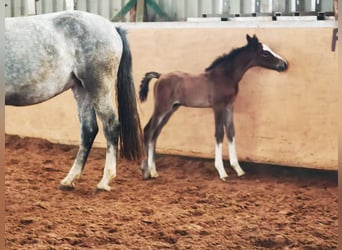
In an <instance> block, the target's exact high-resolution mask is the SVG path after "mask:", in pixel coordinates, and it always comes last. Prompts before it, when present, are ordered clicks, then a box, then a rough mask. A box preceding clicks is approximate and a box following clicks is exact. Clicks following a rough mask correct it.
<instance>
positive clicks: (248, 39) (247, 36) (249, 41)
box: [246, 34, 253, 43]
mask: <svg viewBox="0 0 342 250" xmlns="http://www.w3.org/2000/svg"><path fill="white" fill-rule="evenodd" d="M246 38H247V42H248V43H251V41H252V40H253V38H252V37H250V36H249V35H248V34H247V35H246Z"/></svg>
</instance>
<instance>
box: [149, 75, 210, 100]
mask: <svg viewBox="0 0 342 250" xmlns="http://www.w3.org/2000/svg"><path fill="white" fill-rule="evenodd" d="M209 92H210V83H209V81H208V73H206V72H204V73H201V74H190V73H186V72H181V71H175V72H171V73H167V74H163V75H161V76H160V78H159V80H158V81H157V82H156V84H155V87H154V95H155V100H156V103H165V102H166V101H167V100H169V103H171V104H173V105H175V104H179V105H183V106H187V107H210V106H211V101H210V94H208V93H209Z"/></svg>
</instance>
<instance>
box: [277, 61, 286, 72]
mask: <svg viewBox="0 0 342 250" xmlns="http://www.w3.org/2000/svg"><path fill="white" fill-rule="evenodd" d="M287 67H288V65H287V62H284V61H281V62H280V63H279V65H278V67H277V70H278V71H279V72H283V71H285V70H286V69H287Z"/></svg>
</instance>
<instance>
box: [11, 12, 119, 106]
mask: <svg viewBox="0 0 342 250" xmlns="http://www.w3.org/2000/svg"><path fill="white" fill-rule="evenodd" d="M121 53H122V43H121V39H120V36H119V34H118V33H117V32H116V30H115V28H114V27H113V25H112V24H111V23H110V21H108V20H106V19H105V18H103V17H100V16H98V15H94V14H90V13H86V12H80V11H65V12H57V13H51V14H44V15H38V16H30V17H16V18H6V21H5V88H6V104H9V105H30V104H34V103H39V102H42V101H45V100H47V99H50V98H52V97H53V96H55V95H57V94H59V93H61V92H63V91H65V90H66V89H69V88H70V87H71V86H72V85H73V84H74V83H75V82H74V81H73V79H74V77H75V76H76V77H77V78H79V80H81V81H82V80H84V79H87V77H88V76H89V73H90V72H92V73H95V74H96V73H97V75H98V74H99V72H98V71H96V70H101V69H100V68H101V67H106V66H107V68H112V66H113V64H114V63H117V64H118V63H119V61H120V56H121ZM105 69H106V68H105ZM103 70H104V69H102V71H103ZM111 70H112V69H111ZM111 73H112V72H111ZM42 92H43V93H42Z"/></svg>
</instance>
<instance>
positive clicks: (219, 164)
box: [215, 143, 228, 180]
mask: <svg viewBox="0 0 342 250" xmlns="http://www.w3.org/2000/svg"><path fill="white" fill-rule="evenodd" d="M215 168H216V169H217V171H218V173H219V175H220V178H221V179H222V180H225V179H226V178H227V177H228V174H227V173H226V170H224V166H223V160H222V143H218V144H217V143H216V147H215Z"/></svg>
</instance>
